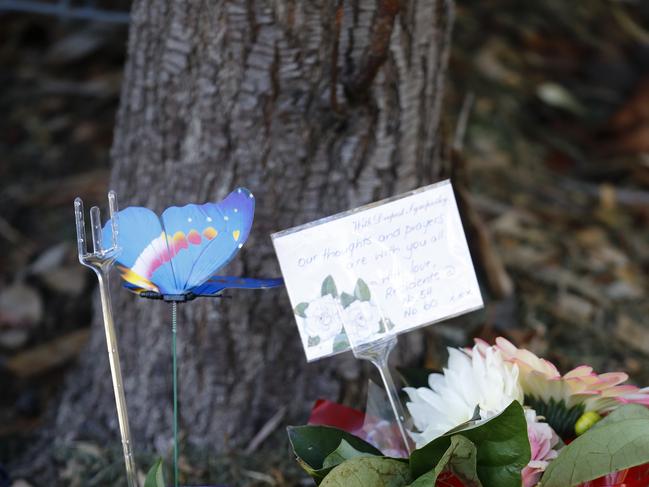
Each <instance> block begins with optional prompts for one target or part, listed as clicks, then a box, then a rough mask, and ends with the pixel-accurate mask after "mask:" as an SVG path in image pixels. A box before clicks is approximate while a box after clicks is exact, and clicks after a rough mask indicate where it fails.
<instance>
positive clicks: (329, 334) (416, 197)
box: [272, 181, 483, 361]
mask: <svg viewBox="0 0 649 487" xmlns="http://www.w3.org/2000/svg"><path fill="white" fill-rule="evenodd" d="M272 238H273V245H274V246H275V252H276V253H277V257H278V259H279V264H280V267H281V270H282V274H283V276H284V281H285V283H286V289H287V290H288V295H289V298H290V300H291V305H292V306H293V311H294V313H295V319H296V321H297V325H298V329H299V332H300V336H301V338H302V344H303V346H304V350H305V352H306V357H307V360H308V361H312V360H317V359H319V358H322V357H326V356H329V355H333V354H336V353H340V352H344V351H347V350H349V349H350V348H351V346H350V341H351V342H352V343H353V344H354V346H358V345H361V344H367V343H370V342H373V341H376V340H379V339H382V338H386V337H388V336H389V335H393V334H398V333H403V332H406V331H409V330H412V329H414V328H417V327H420V326H425V325H428V324H431V323H434V322H437V321H441V320H443V319H447V318H450V317H453V316H457V315H460V314H462V313H466V312H469V311H473V310H475V309H478V308H481V307H482V305H483V303H482V296H481V295H480V289H479V287H478V281H477V279H476V275H475V270H474V268H473V263H472V262H471V255H470V254H469V249H468V246H467V242H466V238H465V236H464V231H463V228H462V222H461V221H460V215H459V212H458V209H457V204H456V202H455V197H454V195H453V188H452V186H451V184H450V182H449V181H443V182H440V183H437V184H434V185H431V186H426V187H424V188H420V189H416V190H414V191H411V192H409V193H405V194H403V195H399V196H397V197H394V198H390V199H388V200H383V201H379V202H377V203H372V204H370V205H366V206H363V207H360V208H356V209H354V210H350V211H347V212H344V213H340V214H337V215H334V216H330V217H327V218H323V219H321V220H317V221H315V222H311V223H307V224H305V225H301V226H298V227H295V228H291V229H288V230H284V231H282V232H278V233H275V234H273V235H272ZM348 335H349V336H348Z"/></svg>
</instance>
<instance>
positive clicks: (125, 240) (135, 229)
mask: <svg viewBox="0 0 649 487" xmlns="http://www.w3.org/2000/svg"><path fill="white" fill-rule="evenodd" d="M118 222H119V223H118V228H119V232H118V234H117V245H118V246H119V247H121V249H122V251H121V253H120V255H119V257H118V260H117V263H118V268H119V270H120V272H121V275H122V279H124V280H125V281H126V282H127V283H129V284H130V285H131V286H133V287H134V288H138V289H142V290H147V291H155V292H160V293H174V292H177V290H176V289H175V279H174V275H173V268H172V266H171V264H170V260H171V253H170V251H169V246H168V242H167V238H166V235H165V233H164V231H163V228H162V224H161V222H160V219H159V218H158V216H157V215H156V214H155V213H153V212H152V211H151V210H149V209H147V208H140V207H129V208H126V209H124V210H122V211H120V212H119V213H118ZM102 231H103V235H102V237H103V239H104V241H105V242H109V241H110V239H112V228H111V222H110V220H109V221H108V222H107V223H106V225H104V228H103V230H102ZM127 287H129V286H127Z"/></svg>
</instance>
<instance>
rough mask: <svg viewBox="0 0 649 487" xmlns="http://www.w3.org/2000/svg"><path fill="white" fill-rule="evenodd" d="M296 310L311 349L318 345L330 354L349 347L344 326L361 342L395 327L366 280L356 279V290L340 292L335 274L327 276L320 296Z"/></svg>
mask: <svg viewBox="0 0 649 487" xmlns="http://www.w3.org/2000/svg"><path fill="white" fill-rule="evenodd" d="M294 312H295V314H296V315H297V316H298V317H299V318H300V319H298V322H300V323H301V325H302V330H303V332H304V334H305V335H306V337H307V340H306V341H307V348H312V347H318V348H320V349H326V352H328V353H330V352H339V351H343V350H347V349H348V348H349V340H348V338H347V334H346V333H345V328H344V327H346V328H347V331H348V332H349V333H352V334H353V337H354V342H358V343H364V342H367V341H371V340H372V339H373V337H375V336H378V335H381V334H384V333H386V332H387V331H389V330H391V329H392V328H394V324H393V323H392V322H391V321H390V320H389V319H388V318H387V317H386V316H383V315H382V314H381V310H380V308H379V307H378V306H377V305H376V303H374V302H373V301H372V293H371V291H370V288H369V287H368V285H367V284H366V283H365V281H364V280H363V279H358V280H357V281H356V286H355V288H354V291H353V292H352V293H347V292H342V293H340V294H339V293H338V288H337V286H336V282H335V281H334V279H333V277H332V276H327V277H325V278H324V280H323V281H322V285H321V287H320V296H318V297H316V298H314V299H312V300H310V301H303V302H301V303H300V304H298V305H297V306H296V307H295V309H294ZM343 325H344V326H343ZM323 351H324V350H323Z"/></svg>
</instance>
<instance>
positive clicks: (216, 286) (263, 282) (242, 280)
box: [192, 276, 284, 296]
mask: <svg viewBox="0 0 649 487" xmlns="http://www.w3.org/2000/svg"><path fill="white" fill-rule="evenodd" d="M282 285H284V279H282V278H281V277H278V278H271V279H257V278H253V277H235V276H212V277H211V278H209V279H208V280H207V281H206V282H205V283H203V284H201V285H200V286H198V287H196V288H194V289H192V293H193V294H195V295H196V296H216V295H218V294H219V293H221V292H222V291H224V290H225V289H269V288H273V287H278V286H282Z"/></svg>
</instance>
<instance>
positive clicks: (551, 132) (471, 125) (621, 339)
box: [0, 0, 649, 486]
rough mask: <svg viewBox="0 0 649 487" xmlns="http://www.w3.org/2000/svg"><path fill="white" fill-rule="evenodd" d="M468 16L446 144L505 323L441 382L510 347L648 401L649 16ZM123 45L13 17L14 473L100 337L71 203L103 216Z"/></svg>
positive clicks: (1, 435) (3, 363) (465, 4)
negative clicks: (634, 391) (614, 374)
mask: <svg viewBox="0 0 649 487" xmlns="http://www.w3.org/2000/svg"><path fill="white" fill-rule="evenodd" d="M458 3H459V5H458V8H457V22H456V29H455V34H454V48H453V54H452V59H451V74H450V78H451V79H449V83H448V96H447V98H448V104H447V110H446V114H447V122H446V127H447V132H448V136H449V139H450V140H454V146H455V155H454V158H455V159H456V166H457V168H458V170H457V174H456V176H457V178H458V182H459V184H460V185H461V187H463V188H468V191H469V193H468V194H469V196H468V199H467V205H468V206H469V212H470V214H472V215H473V216H474V218H473V221H472V223H471V224H470V225H469V227H470V232H469V233H470V235H472V237H473V241H474V250H475V252H476V253H477V254H478V255H479V258H478V260H479V263H480V266H479V267H480V273H481V278H482V282H483V283H484V293H485V297H486V298H487V301H488V305H487V307H486V309H485V310H484V312H482V313H481V314H479V315H478V317H477V318H476V319H474V320H473V321H472V322H473V323H474V324H475V326H473V327H470V328H468V327H466V326H465V327H462V328H458V327H456V326H454V325H452V324H451V325H442V326H439V327H437V328H436V329H435V330H434V331H432V332H431V333H432V334H433V335H434V337H435V340H433V342H434V343H437V347H432V348H431V353H430V356H429V359H428V361H427V362H428V364H427V365H432V366H440V365H441V364H442V363H443V361H444V360H445V358H444V357H443V355H439V350H440V349H441V348H442V346H444V345H449V344H450V345H458V346H459V345H466V344H468V343H469V342H470V339H471V337H473V336H482V337H485V338H487V339H488V338H492V337H494V336H496V335H499V334H505V335H507V336H509V337H510V338H512V339H513V340H514V341H515V342H516V343H517V344H518V345H520V346H526V347H529V348H531V349H532V350H533V351H535V352H537V353H538V354H541V355H544V356H546V357H547V358H549V359H551V360H553V361H555V362H556V363H557V364H558V365H559V366H560V368H561V369H563V370H567V369H568V368H570V367H573V366H576V365H579V364H582V363H587V364H590V365H592V366H593V367H595V369H596V370H598V371H608V370H624V371H627V372H628V373H629V374H630V376H631V378H632V380H633V381H634V382H635V383H637V384H640V385H643V384H649V367H648V366H647V364H648V363H649V300H648V299H647V296H648V295H649V282H648V278H647V276H648V275H649V273H648V271H649V5H646V2H642V1H637V2H634V1H627V2H616V1H612V0H591V1H589V2H565V0H563V1H561V0H546V1H544V2H519V1H517V0H494V1H490V2H481V1H477V0H467V1H460V2H458ZM643 3H644V5H643ZM126 41H127V30H126V26H123V25H105V24H89V23H85V22H77V21H74V22H73V21H62V20H60V19H57V18H54V17H46V16H36V15H26V14H5V13H1V12H0V113H1V114H2V116H0V178H1V179H2V186H1V190H0V208H1V210H0V384H1V385H0V465H1V464H7V463H9V462H10V460H11V459H12V458H15V456H16V455H18V454H19V453H20V452H21V451H22V450H23V448H24V447H25V442H26V438H29V435H30V434H32V433H34V432H35V431H37V430H38V428H39V427H40V426H41V425H42V424H43V422H44V421H45V418H46V417H47V413H48V411H51V410H52V408H53V406H54V405H55V403H56V394H57V391H58V390H60V387H61V384H62V381H63V379H64V377H65V371H66V370H67V369H68V368H69V367H71V366H72V365H73V364H74V359H75V357H76V356H77V354H78V353H79V350H80V349H81V348H82V347H83V344H84V343H85V340H86V338H87V335H88V326H89V323H90V318H91V314H92V296H93V290H94V278H93V276H92V275H91V274H90V273H89V271H86V270H85V269H84V268H83V267H81V266H80V265H79V264H78V262H77V259H76V249H75V247H74V245H75V237H74V222H73V213H72V201H73V199H74V197H75V196H77V195H79V196H81V197H82V198H83V199H84V201H85V202H86V204H87V206H88V207H89V206H90V205H92V204H101V205H103V202H104V200H105V195H106V191H107V189H108V177H109V159H110V157H109V153H110V144H111V137H112V129H113V123H114V117H115V111H116V109H117V104H118V98H119V90H120V81H121V70H122V66H123V63H124V53H125V46H126ZM501 264H502V265H501ZM278 435H280V436H281V432H278ZM75 448H76V449H75V451H73V452H62V453H61V455H62V458H61V462H62V465H64V466H65V468H67V469H68V471H67V473H66V475H69V476H70V485H86V486H87V485H108V483H109V480H107V479H110V478H113V477H114V476H115V475H117V474H115V472H114V471H115V470H118V469H117V468H116V467H115V465H119V452H116V451H113V450H110V449H108V450H105V449H103V448H100V447H98V446H97V445H92V444H80V445H78V448H77V447H75ZM280 454H281V456H282V458H285V457H287V455H285V454H284V450H282V451H281V452H280ZM233 455H234V454H233ZM203 457H205V452H196V454H195V458H203ZM188 458H189V457H188ZM192 458H194V457H192ZM264 458H265V460H264V461H261V462H259V461H257V462H253V463H254V464H255V465H257V467H256V468H253V466H252V464H251V460H250V459H249V458H247V457H245V456H238V457H236V458H235V457H234V456H233V457H232V458H230V459H229V460H228V459H218V460H210V461H207V460H200V461H199V460H196V461H195V464H196V465H198V464H200V465H203V467H201V468H202V469H203V470H202V471H197V473H196V476H197V477H209V476H211V477H212V478H214V475H218V478H223V479H224V480H227V479H229V480H228V481H232V482H240V483H242V484H251V485H252V484H256V483H257V484H259V485H292V482H294V481H292V480H290V479H291V478H294V476H295V472H296V471H297V470H296V469H294V468H293V466H292V464H291V465H289V464H287V466H286V467H281V468H278V467H277V466H278V465H280V464H282V462H283V460H278V457H277V455H273V454H269V455H268V456H267V457H264ZM289 460H290V459H289ZM192 461H193V460H192ZM192 461H190V460H188V459H186V464H185V468H186V469H188V470H191V469H192V468H196V469H198V467H195V466H193V464H192ZM210 462H211V463H210ZM205 465H207V466H205ZM210 465H211V466H210ZM271 465H275V467H271ZM251 472H252V473H251ZM0 485H1V480H0Z"/></svg>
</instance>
